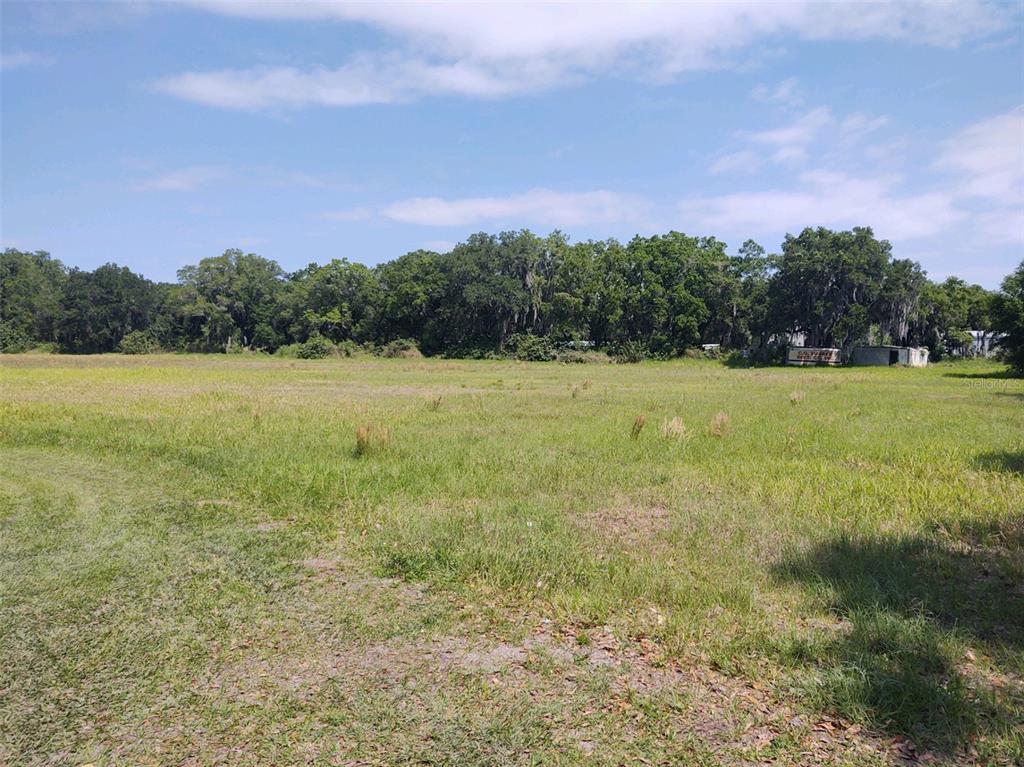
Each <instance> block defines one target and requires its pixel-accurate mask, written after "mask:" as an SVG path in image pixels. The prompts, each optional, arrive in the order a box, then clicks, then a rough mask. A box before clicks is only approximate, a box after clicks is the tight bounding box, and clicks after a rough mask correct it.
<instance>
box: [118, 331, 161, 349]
mask: <svg viewBox="0 0 1024 767" xmlns="http://www.w3.org/2000/svg"><path fill="white" fill-rule="evenodd" d="M117 349H118V351H119V352H121V354H156V353H157V352H158V351H160V344H159V342H158V341H157V340H156V338H154V337H153V334H152V333H150V332H149V331H148V330H133V331H132V332H131V333H128V334H127V335H126V336H125V337H124V338H122V339H121V343H120V344H118V347H117Z"/></svg>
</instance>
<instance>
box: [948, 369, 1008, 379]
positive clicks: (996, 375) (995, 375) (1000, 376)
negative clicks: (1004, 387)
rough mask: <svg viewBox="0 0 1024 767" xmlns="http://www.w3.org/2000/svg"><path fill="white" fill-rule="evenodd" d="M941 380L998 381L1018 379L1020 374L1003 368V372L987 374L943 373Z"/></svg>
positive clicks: (993, 371)
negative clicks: (989, 379)
mask: <svg viewBox="0 0 1024 767" xmlns="http://www.w3.org/2000/svg"><path fill="white" fill-rule="evenodd" d="M942 377H943V378H968V379H975V380H982V379H985V378H994V379H1000V380H1008V379H1012V378H1020V377H1021V374H1020V373H1016V372H1014V371H1013V370H1012V369H1011V368H1005V369H1004V370H992V371H989V372H987V373H957V372H954V373H943V374H942Z"/></svg>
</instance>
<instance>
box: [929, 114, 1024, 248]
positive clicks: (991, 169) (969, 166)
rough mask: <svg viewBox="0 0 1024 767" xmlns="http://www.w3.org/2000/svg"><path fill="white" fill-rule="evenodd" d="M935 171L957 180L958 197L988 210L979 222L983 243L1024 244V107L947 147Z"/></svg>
mask: <svg viewBox="0 0 1024 767" xmlns="http://www.w3.org/2000/svg"><path fill="white" fill-rule="evenodd" d="M936 166H937V167H938V168H939V169H942V170H947V171H949V172H951V173H952V174H953V175H954V178H955V188H956V190H957V194H958V196H960V197H962V198H964V199H965V200H967V201H968V202H972V203H976V204H977V203H980V204H983V205H988V206H989V207H988V208H987V209H986V210H984V211H982V212H980V213H978V214H977V216H976V218H977V221H978V225H979V228H980V230H981V232H982V233H983V234H984V235H985V239H987V240H988V241H991V242H993V243H1020V244H1024V105H1022V106H1019V107H1017V108H1016V109H1013V110H1011V111H1009V112H1007V113H1005V114H1002V115H997V116H996V117H992V118H989V119H987V120H982V121H980V122H977V123H974V124H973V125H970V126H968V127H967V128H965V129H964V130H963V131H961V132H960V133H958V134H957V135H956V136H954V137H953V138H952V139H950V140H949V141H946V142H944V143H943V145H942V151H941V154H940V155H939V158H938V160H937V161H936Z"/></svg>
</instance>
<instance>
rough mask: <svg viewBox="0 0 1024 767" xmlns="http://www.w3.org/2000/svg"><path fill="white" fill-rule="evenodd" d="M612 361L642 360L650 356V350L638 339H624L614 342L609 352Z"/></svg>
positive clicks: (634, 361)
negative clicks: (623, 340) (617, 342)
mask: <svg viewBox="0 0 1024 767" xmlns="http://www.w3.org/2000/svg"><path fill="white" fill-rule="evenodd" d="M609 354H610V356H611V358H612V361H613V362H621V363H636V362H643V361H644V360H645V359H647V358H648V357H649V356H650V350H649V349H648V348H647V347H646V346H645V345H644V344H642V343H640V342H639V341H625V342H624V343H621V344H616V345H615V346H614V347H612V349H611V350H610V352H609Z"/></svg>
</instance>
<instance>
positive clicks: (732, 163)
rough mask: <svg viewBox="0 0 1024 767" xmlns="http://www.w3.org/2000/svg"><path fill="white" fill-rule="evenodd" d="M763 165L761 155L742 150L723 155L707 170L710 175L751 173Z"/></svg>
mask: <svg viewBox="0 0 1024 767" xmlns="http://www.w3.org/2000/svg"><path fill="white" fill-rule="evenodd" d="M763 164H764V159H763V158H762V157H761V155H758V154H756V153H754V152H751V151H750V150H749V149H743V150H741V151H739V152H731V153H729V154H723V155H721V156H719V157H718V158H716V159H715V161H714V162H713V163H711V167H709V168H708V170H709V171H710V172H711V173H714V174H719V173H753V172H754V171H755V170H757V169H758V168H760V167H761V166H762V165H763Z"/></svg>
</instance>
